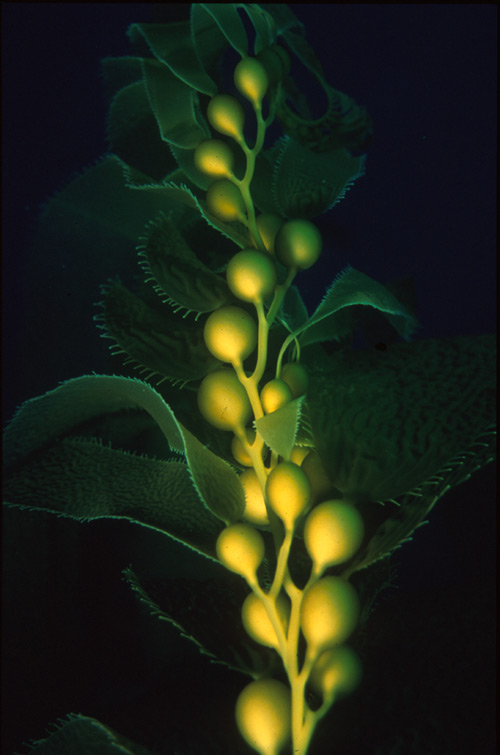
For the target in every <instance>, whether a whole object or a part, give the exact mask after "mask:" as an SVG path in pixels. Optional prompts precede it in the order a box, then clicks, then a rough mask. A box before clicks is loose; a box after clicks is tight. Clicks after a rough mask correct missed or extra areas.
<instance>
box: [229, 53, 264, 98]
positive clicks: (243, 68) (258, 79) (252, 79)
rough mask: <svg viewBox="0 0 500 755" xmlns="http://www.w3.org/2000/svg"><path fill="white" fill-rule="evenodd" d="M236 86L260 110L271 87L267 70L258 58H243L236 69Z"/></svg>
mask: <svg viewBox="0 0 500 755" xmlns="http://www.w3.org/2000/svg"><path fill="white" fill-rule="evenodd" d="M233 78H234V85H235V87H236V89H237V90H238V92H239V93H240V94H242V95H243V97H245V98H246V99H247V100H250V102H251V103H252V105H253V106H254V108H260V106H261V103H262V99H263V98H264V95H265V94H266V92H267V90H268V87H269V78H268V76H267V73H266V69H265V68H264V66H263V65H262V63H261V62H260V61H259V60H257V58H243V60H240V62H239V63H238V65H237V66H236V68H235V69H234V76H233Z"/></svg>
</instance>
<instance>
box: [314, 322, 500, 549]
mask: <svg viewBox="0 0 500 755" xmlns="http://www.w3.org/2000/svg"><path fill="white" fill-rule="evenodd" d="M495 353H496V352H495V341H494V338H493V337H492V336H476V337H466V336H464V337H461V338H452V339H442V340H438V339H436V340H429V341H421V342H416V343H412V344H398V345H395V346H392V347H391V348H389V349H387V350H386V351H378V350H375V349H373V350H370V351H356V352H346V351H342V352H339V353H336V354H332V355H331V356H330V357H326V356H324V357H322V358H321V357H320V356H319V353H317V354H316V356H315V361H314V362H313V363H310V364H309V363H307V350H306V351H305V352H304V355H303V360H305V361H306V364H307V368H308V373H309V379H310V383H309V390H308V397H307V403H308V409H309V416H310V421H311V426H312V430H313V434H314V438H315V441H316V448H317V451H318V452H319V454H320V457H321V460H322V462H323V465H324V467H325V470H326V472H327V474H328V477H329V478H330V480H331V482H332V484H333V485H334V486H335V487H336V488H338V490H340V491H341V492H342V493H343V494H344V495H346V496H349V497H352V498H353V499H354V500H356V501H361V502H363V501H389V500H394V499H397V498H398V497H399V496H402V495H405V494H409V493H412V492H414V491H415V490H417V491H422V489H423V486H425V485H427V484H430V483H431V482H432V481H433V480H434V481H435V480H438V482H439V484H440V485H441V483H442V480H446V479H447V478H450V479H451V478H453V479H455V477H456V475H457V469H460V472H459V476H460V477H461V478H462V479H465V478H466V477H467V475H469V474H470V473H471V469H472V470H473V469H476V468H477V464H479V465H480V466H481V465H482V464H484V463H486V462H487V461H489V460H490V459H491V458H492V453H493V452H492V443H493V440H494V438H493V435H492V429H493V426H494V421H495V409H494V405H495ZM481 449H482V450H481ZM454 484H457V483H456V482H455V483H454ZM445 487H446V485H444V488H445ZM442 488H443V486H442ZM444 488H443V489H441V495H442V494H443V492H445V491H444ZM430 494H431V495H434V492H433V486H432V485H431V488H430ZM419 496H420V504H418V505H420V506H422V509H421V511H422V512H423V515H424V514H425V511H426V510H427V508H426V507H427V506H428V502H427V503H426V502H425V501H424V497H423V495H422V492H420V494H419ZM393 547H394V546H393Z"/></svg>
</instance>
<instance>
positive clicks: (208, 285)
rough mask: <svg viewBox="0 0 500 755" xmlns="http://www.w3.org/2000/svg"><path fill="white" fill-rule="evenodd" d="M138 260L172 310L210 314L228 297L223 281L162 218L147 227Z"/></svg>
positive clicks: (177, 231) (167, 221)
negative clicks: (140, 259) (171, 306)
mask: <svg viewBox="0 0 500 755" xmlns="http://www.w3.org/2000/svg"><path fill="white" fill-rule="evenodd" d="M141 257H142V263H143V267H144V269H145V271H146V274H147V275H148V276H149V278H151V279H152V280H153V281H154V284H155V290H156V291H157V293H158V294H159V295H160V297H161V298H162V299H163V300H164V301H168V302H169V303H170V304H172V305H173V307H174V309H175V311H177V310H181V309H185V310H187V311H188V312H189V311H191V312H195V313H196V314H197V315H199V314H200V313H201V312H212V311H213V310H214V309H218V308H219V307H221V306H222V305H223V304H225V303H226V302H227V301H228V299H229V298H231V295H230V292H229V289H228V286H227V283H226V281H225V280H224V279H223V278H222V277H221V276H220V275H216V274H215V273H213V272H212V271H211V270H210V269H209V268H208V267H207V266H206V265H204V264H203V263H202V262H200V261H199V259H198V258H197V257H196V255H195V254H194V252H193V251H192V250H191V249H190V247H189V246H188V244H187V242H186V240H185V239H184V236H183V235H182V234H181V233H180V232H179V230H178V228H177V226H176V224H175V223H173V222H172V221H171V220H170V218H168V217H166V216H164V215H161V216H160V217H159V218H158V219H157V220H156V221H155V222H154V223H151V224H150V225H149V227H148V228H147V230H146V235H145V237H144V245H143V251H142V253H141ZM198 330H199V328H198Z"/></svg>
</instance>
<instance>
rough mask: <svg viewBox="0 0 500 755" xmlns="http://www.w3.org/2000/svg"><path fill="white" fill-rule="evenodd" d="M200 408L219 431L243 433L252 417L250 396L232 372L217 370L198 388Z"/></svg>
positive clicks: (226, 369)
mask: <svg viewBox="0 0 500 755" xmlns="http://www.w3.org/2000/svg"><path fill="white" fill-rule="evenodd" d="M197 398H198V408H199V410H200V412H201V413H202V415H203V416H204V418H205V419H206V420H207V422H210V424H211V425H213V427H217V428H218V429H219V430H232V431H233V432H234V431H235V430H236V429H238V430H239V429H243V428H244V427H245V425H246V424H247V423H248V422H249V420H250V417H251V415H252V407H251V406H250V401H249V400H248V396H247V393H246V391H245V389H244V388H243V386H242V385H241V383H240V381H239V380H238V378H237V377H236V373H235V372H234V371H233V370H232V369H228V368H225V369H222V370H215V372H210V373H209V374H208V375H207V376H206V377H204V378H203V380H202V381H201V383H200V385H199V387H198V396H197Z"/></svg>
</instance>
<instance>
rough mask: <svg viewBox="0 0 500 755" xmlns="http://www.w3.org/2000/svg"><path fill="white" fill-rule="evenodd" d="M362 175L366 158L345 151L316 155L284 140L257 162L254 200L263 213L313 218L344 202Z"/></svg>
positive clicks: (299, 145) (284, 138)
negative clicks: (347, 192) (350, 189)
mask: <svg viewBox="0 0 500 755" xmlns="http://www.w3.org/2000/svg"><path fill="white" fill-rule="evenodd" d="M363 171H364V158H363V157H353V156H352V155H350V154H349V153H348V152H347V150H345V149H339V148H338V149H335V150H332V151H328V152H321V153H315V152H312V151H311V150H310V149H308V148H307V147H305V146H303V145H301V144H299V143H298V142H297V141H294V140H292V139H290V137H283V138H282V139H280V140H279V142H278V144H277V145H276V146H275V147H274V148H271V149H270V150H268V151H267V152H263V153H262V155H261V157H260V159H259V160H257V167H256V172H255V176H254V179H253V181H252V196H253V198H254V201H255V203H256V204H257V206H258V207H259V209H260V210H261V211H262V212H274V213H277V214H278V215H281V216H282V217H286V218H296V217H301V218H312V217H315V216H316V215H319V214H320V213H322V212H325V211H326V210H328V209H330V208H331V207H333V206H334V205H335V204H336V203H337V202H338V201H339V200H340V199H342V198H343V197H344V196H345V194H346V191H347V190H348V189H349V188H350V187H351V186H352V184H353V182H354V181H355V180H356V179H357V178H359V177H360V176H361V175H362V174H363ZM269 186H271V191H269Z"/></svg>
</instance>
